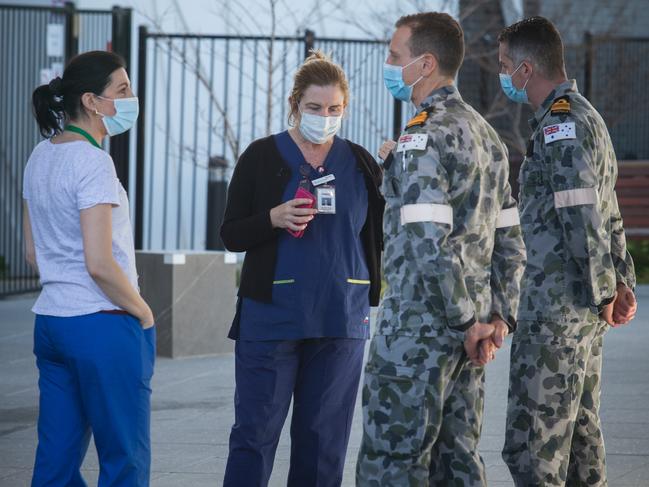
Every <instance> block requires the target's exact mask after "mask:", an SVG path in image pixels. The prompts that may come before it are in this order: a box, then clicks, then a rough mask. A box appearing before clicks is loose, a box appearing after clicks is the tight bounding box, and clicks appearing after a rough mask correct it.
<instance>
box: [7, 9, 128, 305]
mask: <svg viewBox="0 0 649 487" xmlns="http://www.w3.org/2000/svg"><path fill="white" fill-rule="evenodd" d="M114 18H118V19H119V20H120V21H121V22H123V21H124V19H125V18H126V19H127V20H128V21H129V22H130V11H128V10H122V9H114V10H113V11H111V10H76V9H75V8H74V5H73V4H71V3H68V4H66V6H65V7H63V8H53V7H38V6H18V5H15V6H14V5H0V100H2V108H0V296H5V295H9V294H15V293H21V292H27V291H32V290H35V289H37V288H38V278H37V276H36V274H35V273H34V272H33V271H32V270H31V269H30V268H29V267H28V266H27V264H26V262H25V258H24V241H23V232H22V180H23V170H24V167H25V164H26V162H27V159H28V158H29V155H30V153H31V151H32V149H33V148H34V146H35V145H36V144H37V143H38V142H40V140H42V138H41V136H40V134H39V133H38V127H37V125H36V123H35V121H34V118H33V116H32V110H31V94H32V91H33V90H34V88H36V87H37V86H38V85H40V84H43V83H46V82H48V81H49V80H50V79H51V78H52V77H54V76H55V75H57V74H60V73H61V72H62V70H63V67H64V65H65V62H66V61H67V60H68V59H69V58H70V57H71V56H73V55H75V54H76V53H77V52H81V51H82V50H83V51H87V50H93V49H104V50H105V49H110V48H111V38H112V32H113V30H114V29H115V28H116V27H119V26H116V25H115V24H114V22H113V19H114ZM128 28H129V29H130V24H129V27H128ZM127 40H128V41H129V42H130V37H129V39H127ZM125 143H126V147H128V140H126V141H125ZM112 145H114V146H115V147H112V146H111V153H112V154H113V158H114V159H116V161H117V162H118V163H120V162H122V161H121V159H120V157H118V156H117V154H116V152H115V151H116V150H117V149H119V148H120V147H123V145H124V141H122V142H120V141H113V143H112ZM123 165H125V163H123Z"/></svg>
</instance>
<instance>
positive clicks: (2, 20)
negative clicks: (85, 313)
mask: <svg viewBox="0 0 649 487" xmlns="http://www.w3.org/2000/svg"><path fill="white" fill-rule="evenodd" d="M12 13H13V10H11V9H0V38H1V39H2V42H1V43H0V54H1V55H2V59H3V60H6V59H8V57H9V46H8V44H9V37H10V35H11V23H10V22H9V19H10V18H11V16H12ZM0 77H1V79H2V83H0V97H2V99H3V100H7V102H8V100H9V88H8V87H9V86H10V83H8V81H9V79H8V78H9V76H8V70H5V69H3V70H2V71H1V72H0ZM7 116H8V111H7V110H0V137H2V140H3V141H8V134H7V127H8V123H7V122H8V120H7ZM6 151H7V143H5V144H4V147H3V152H5V154H4V155H5V157H6ZM8 165H9V160H8V159H7V160H6V163H5V164H0V203H1V204H0V214H1V215H2V218H1V219H0V248H1V249H3V252H4V249H6V248H7V235H8V234H9V232H8V231H7V222H8V220H9V219H8V218H7V214H6V211H7V210H6V197H7V196H6V195H7V180H8V179H9V178H8V177H7V173H8ZM2 257H3V260H2V267H0V277H3V278H0V295H3V294H6V293H7V292H8V285H7V280H6V279H5V278H6V277H8V276H6V275H5V272H6V270H5V269H6V268H5V266H6V265H7V259H6V256H5V255H4V254H3V255H2Z"/></svg>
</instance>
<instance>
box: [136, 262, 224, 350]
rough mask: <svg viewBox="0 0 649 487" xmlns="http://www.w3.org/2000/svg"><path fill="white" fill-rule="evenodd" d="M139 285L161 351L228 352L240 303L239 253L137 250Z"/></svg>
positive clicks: (158, 348)
mask: <svg viewBox="0 0 649 487" xmlns="http://www.w3.org/2000/svg"><path fill="white" fill-rule="evenodd" d="M136 261H137V269H138V274H139V275H140V290H141V292H142V296H143V297H144V299H145V300H146V301H147V303H149V305H150V306H151V309H152V310H153V314H154V316H155V318H156V327H157V329H156V334H157V353H158V355H160V356H163V357H172V358H176V357H187V356H193V355H213V354H218V353H230V352H232V351H233V350H234V342H233V341H232V340H230V339H229V338H228V337H227V333H228V330H229V329H230V324H231V323H232V318H233V317H234V312H235V304H236V291H237V289H236V270H237V265H236V255H235V254H230V253H226V252H172V253H170V252H149V251H138V252H136Z"/></svg>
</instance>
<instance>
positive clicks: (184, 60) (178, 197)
mask: <svg viewBox="0 0 649 487" xmlns="http://www.w3.org/2000/svg"><path fill="white" fill-rule="evenodd" d="M182 41H183V50H182V65H181V69H182V70H183V72H182V77H181V79H180V100H181V103H180V127H179V129H180V137H179V140H178V192H177V194H176V248H175V250H177V249H179V248H180V227H181V225H180V222H181V221H182V220H181V219H182V206H183V203H182V201H183V200H182V193H183V172H184V169H185V167H184V165H183V162H184V160H185V149H184V144H185V103H184V101H185V79H186V73H187V39H185V38H183V40H182ZM169 101H170V100H168V101H167V103H169Z"/></svg>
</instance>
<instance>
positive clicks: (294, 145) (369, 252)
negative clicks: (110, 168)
mask: <svg viewBox="0 0 649 487" xmlns="http://www.w3.org/2000/svg"><path fill="white" fill-rule="evenodd" d="M348 101H349V89H348V85H347V80H346V78H345V74H344V72H343V70H342V69H341V68H340V66H338V65H337V64H334V63H333V62H332V61H331V60H330V59H329V58H327V57H325V56H324V55H323V54H321V53H320V52H315V53H313V54H312V55H311V56H310V57H309V58H308V59H307V60H306V61H305V63H304V64H303V65H302V66H301V67H300V68H299V69H298V71H297V73H296V75H295V81H294V87H293V89H292V92H291V94H290V96H289V104H290V117H289V124H290V125H291V127H290V128H289V129H288V130H287V131H284V132H281V133H278V134H275V135H272V136H270V137H266V138H264V139H259V140H257V141H255V142H253V143H252V144H251V145H250V146H249V147H248V149H247V150H246V151H245V152H244V153H243V154H242V156H241V158H240V159H239V161H238V163H237V166H236V168H235V171H234V174H233V176H232V181H231V183H230V188H229V192H228V204H227V208H226V212H225V218H224V224H223V227H222V229H221V236H222V238H223V241H224V242H225V245H226V247H227V248H228V249H229V250H233V251H239V252H241V251H245V252H246V258H245V261H244V266H243V270H242V275H241V287H240V289H239V301H238V304H237V313H236V316H235V319H234V323H233V326H232V330H231V332H230V337H231V338H233V339H235V340H236V347H235V365H236V367H235V369H236V392H235V416H236V417H235V424H234V426H233V427H232V431H231V434H230V455H229V458H228V463H227V468H226V472H225V482H224V485H225V486H242V487H243V486H245V487H252V486H266V485H267V484H268V480H269V478H270V474H271V471H272V467H273V460H274V457H275V450H276V448H277V443H278V441H279V437H280V433H281V430H282V427H283V425H284V422H285V419H286V416H287V413H288V409H289V405H290V403H291V399H293V415H292V418H291V464H290V469H289V477H288V485H289V486H295V487H297V486H300V487H304V486H315V485H317V486H339V485H340V484H341V482H342V475H343V467H344V463H345V453H346V450H347V443H348V440H349V433H350V429H351V423H352V416H353V411H354V404H355V401H356V395H357V391H358V384H359V378H360V375H361V368H362V361H363V349H364V345H365V339H367V338H368V337H369V315H370V305H373V306H375V305H377V304H378V295H379V289H380V271H379V268H380V251H381V245H382V244H381V241H382V235H381V219H382V214H383V204H384V202H383V198H382V197H381V195H380V193H379V191H378V188H379V186H380V181H381V171H380V169H379V167H378V165H377V164H376V161H374V159H373V158H372V156H371V155H370V154H369V153H368V152H367V151H365V150H364V149H363V148H362V147H360V146H358V145H356V144H353V143H351V142H349V141H347V140H344V139H341V138H340V137H338V136H337V135H336V133H337V131H338V129H339V128H340V124H341V120H342V117H343V115H344V112H345V109H346V107H347V103H348ZM300 187H301V188H302V189H304V190H307V191H308V192H309V193H311V194H313V195H315V196H317V195H318V194H319V193H320V192H322V196H321V197H320V200H321V204H327V203H332V204H333V206H335V213H330V212H326V211H327V208H325V207H321V211H318V210H316V209H315V208H305V207H301V206H303V205H304V204H306V203H309V199H302V198H295V195H296V192H297V191H298V188H300ZM331 193H333V195H332V194H331ZM332 196H333V197H332ZM327 200H330V201H327ZM289 230H290V231H291V232H289ZM296 234H297V236H296Z"/></svg>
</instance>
